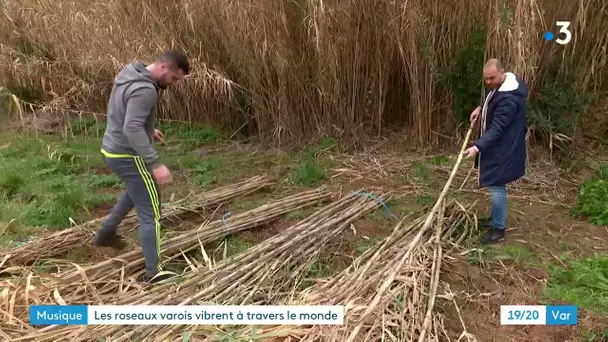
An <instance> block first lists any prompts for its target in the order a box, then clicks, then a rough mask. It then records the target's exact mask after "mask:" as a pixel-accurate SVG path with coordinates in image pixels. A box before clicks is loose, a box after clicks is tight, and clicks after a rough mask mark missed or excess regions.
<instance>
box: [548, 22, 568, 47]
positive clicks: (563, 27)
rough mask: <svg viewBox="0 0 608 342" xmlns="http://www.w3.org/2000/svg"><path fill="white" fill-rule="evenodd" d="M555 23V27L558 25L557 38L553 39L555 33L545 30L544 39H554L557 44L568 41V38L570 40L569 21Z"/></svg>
mask: <svg viewBox="0 0 608 342" xmlns="http://www.w3.org/2000/svg"><path fill="white" fill-rule="evenodd" d="M555 25H556V26H557V27H559V35H558V36H557V39H555V38H556V36H555V34H553V32H551V31H547V32H545V40H546V41H550V40H553V39H555V42H556V43H557V44H561V45H564V44H568V43H570V40H572V32H571V31H570V22H569V21H556V22H555ZM562 36H563V37H562Z"/></svg>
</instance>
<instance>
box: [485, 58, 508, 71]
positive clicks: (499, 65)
mask: <svg viewBox="0 0 608 342" xmlns="http://www.w3.org/2000/svg"><path fill="white" fill-rule="evenodd" d="M491 66H494V67H496V70H504V69H505V68H504V67H503V66H502V63H501V62H500V60H498V59H497V58H490V59H488V61H487V62H486V64H485V65H484V66H483V67H484V69H485V68H489V67H491Z"/></svg>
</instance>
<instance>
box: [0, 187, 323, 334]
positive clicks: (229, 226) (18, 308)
mask: <svg viewBox="0 0 608 342" xmlns="http://www.w3.org/2000/svg"><path fill="white" fill-rule="evenodd" d="M330 196H331V193H330V192H322V191H318V190H310V191H305V192H301V193H298V194H295V195H291V196H288V197H285V198H283V199H279V200H275V201H272V202H270V203H267V204H265V205H263V206H260V207H258V208H255V209H252V210H249V211H246V212H243V213H241V214H238V215H234V216H232V217H230V218H229V219H228V220H218V221H215V222H212V223H210V224H203V225H201V226H200V227H199V228H198V229H197V230H195V231H189V232H187V233H184V234H182V235H180V236H177V237H175V238H172V239H170V240H168V241H166V242H165V243H163V244H162V245H161V255H163V256H176V255H183V253H185V252H187V251H188V250H190V249H193V248H197V247H199V246H200V247H201V248H202V246H203V245H204V244H205V243H209V242H212V241H215V240H219V239H221V238H223V237H225V236H226V235H228V234H231V233H235V232H238V231H242V230H245V229H249V228H252V227H256V226H259V225H261V224H264V223H268V222H271V221H273V220H275V219H277V218H279V217H280V216H281V215H283V214H286V213H289V212H292V211H295V210H299V209H302V208H305V207H309V206H312V205H314V204H316V203H319V201H325V200H328V199H329V198H330ZM203 252H204V250H203ZM143 264H144V258H143V256H142V252H141V249H139V248H138V249H137V250H135V251H132V252H129V253H125V254H122V255H120V256H119V257H117V258H113V259H111V260H107V261H105V262H102V263H99V264H95V265H89V266H85V267H82V266H80V265H74V264H72V263H69V262H64V263H63V264H62V263H60V262H57V267H59V268H66V270H65V271H61V272H58V273H55V274H35V273H34V272H33V271H31V270H27V269H26V270H23V271H22V273H23V276H21V277H16V276H15V277H13V278H10V279H8V278H7V279H4V280H2V281H0V314H1V315H2V316H4V317H3V318H2V319H3V321H5V322H8V326H9V327H10V326H11V325H12V324H16V328H17V330H21V329H25V331H27V330H31V329H30V328H29V327H28V326H27V324H26V323H25V322H27V321H28V317H29V316H28V306H29V305H31V304H34V303H35V304H55V305H56V304H65V303H69V304H90V305H92V304H102V303H113V302H114V301H115V300H116V299H113V298H116V297H117V296H120V294H123V293H125V294H127V298H132V299H133V295H134V293H133V291H136V292H137V291H140V290H142V289H143V288H142V286H140V285H138V284H137V283H136V282H135V281H134V279H133V278H134V277H137V275H138V274H139V273H142V272H143V271H141V272H138V271H139V270H137V271H136V270H135V269H136V268H137V266H140V265H143ZM62 266H63V267H62ZM73 266H75V267H76V269H75V270H73ZM142 268H143V267H142ZM7 271H9V272H11V273H13V274H15V273H17V271H18V267H13V268H12V269H8V270H7ZM202 284H204V285H205V286H208V285H209V283H202ZM179 292H180V294H184V293H185V290H184V288H183V287H180V290H179ZM152 293H158V292H157V291H155V292H152ZM150 296H152V294H150ZM164 296H165V298H164V299H167V298H166V295H164ZM22 333H23V331H22Z"/></svg>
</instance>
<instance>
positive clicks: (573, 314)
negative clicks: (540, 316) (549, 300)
mask: <svg viewBox="0 0 608 342" xmlns="http://www.w3.org/2000/svg"><path fill="white" fill-rule="evenodd" d="M577 322H578V309H577V307H576V305H547V325H575V324H576V323H577Z"/></svg>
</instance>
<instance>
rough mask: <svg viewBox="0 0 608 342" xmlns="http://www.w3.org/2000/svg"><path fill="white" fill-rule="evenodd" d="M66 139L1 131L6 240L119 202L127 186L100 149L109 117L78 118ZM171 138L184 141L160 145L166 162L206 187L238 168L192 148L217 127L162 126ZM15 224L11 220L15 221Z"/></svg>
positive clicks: (0, 236)
mask: <svg viewBox="0 0 608 342" xmlns="http://www.w3.org/2000/svg"><path fill="white" fill-rule="evenodd" d="M69 127H70V129H69V131H68V138H67V139H66V140H64V139H63V137H62V136H61V135H60V134H58V135H45V134H38V135H36V134H34V133H28V134H18V133H10V132H0V141H1V143H0V244H7V243H9V242H11V241H15V240H19V239H22V238H25V237H27V236H29V235H32V234H35V233H36V232H38V231H40V228H39V227H45V228H49V229H61V228H65V227H69V226H70V225H71V223H70V219H72V220H74V221H76V222H83V221H86V220H88V219H91V218H92V217H93V216H92V212H93V211H94V210H95V209H96V208H99V207H102V206H103V207H107V206H110V205H112V204H113V202H114V201H115V200H116V199H117V197H118V196H119V195H120V193H121V192H122V189H123V188H124V186H123V184H122V182H121V181H120V179H119V178H118V177H117V176H115V175H113V174H111V173H109V170H108V169H107V167H106V165H105V164H104V163H103V159H102V155H101V153H100V152H99V149H100V144H101V139H102V136H103V133H104V130H105V123H104V122H95V120H93V119H82V120H80V119H76V120H73V121H72V122H71V123H70V126H69ZM159 129H161V130H163V133H164V134H165V140H167V141H169V142H172V141H176V140H179V142H180V143H181V145H180V146H179V148H178V149H177V151H175V150H169V149H166V148H164V146H158V151H159V153H160V154H161V157H162V158H163V161H164V162H166V163H167V164H168V165H170V166H172V167H180V168H183V169H186V170H187V171H188V172H189V173H190V175H191V176H192V178H193V180H194V181H195V183H197V184H198V185H200V186H201V187H206V186H210V185H213V184H216V183H217V182H220V181H222V180H224V179H225V178H227V177H228V176H229V175H232V174H234V173H235V170H238V168H235V167H233V166H232V165H230V163H228V162H227V161H226V160H224V159H223V158H221V157H214V156H212V157H205V158H202V157H200V156H198V155H196V154H193V153H188V152H189V151H190V150H192V149H193V148H194V147H198V146H200V145H201V144H205V143H216V142H217V141H218V140H219V139H221V138H222V135H221V134H220V133H218V132H217V131H216V130H214V129H213V128H209V127H204V126H201V127H195V126H185V125H181V126H180V125H167V124H161V125H159ZM9 223H10V224H9Z"/></svg>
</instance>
